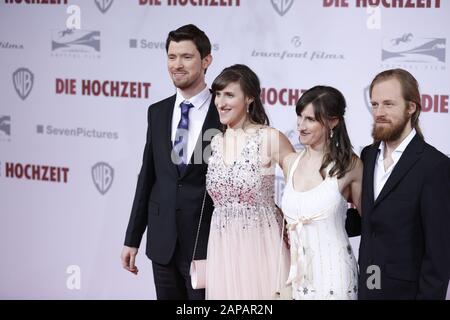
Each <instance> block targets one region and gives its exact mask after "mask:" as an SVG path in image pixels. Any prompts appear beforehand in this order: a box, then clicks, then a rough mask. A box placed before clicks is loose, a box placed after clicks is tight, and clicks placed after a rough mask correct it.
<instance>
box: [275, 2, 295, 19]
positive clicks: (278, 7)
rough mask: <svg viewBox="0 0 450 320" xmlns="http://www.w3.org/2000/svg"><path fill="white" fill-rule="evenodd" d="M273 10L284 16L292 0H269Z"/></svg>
mask: <svg viewBox="0 0 450 320" xmlns="http://www.w3.org/2000/svg"><path fill="white" fill-rule="evenodd" d="M270 2H271V3H272V6H273V8H274V9H275V11H276V12H277V13H278V14H279V15H280V16H284V15H285V14H286V13H287V12H288V11H289V9H290V8H291V7H292V4H293V3H294V0H270Z"/></svg>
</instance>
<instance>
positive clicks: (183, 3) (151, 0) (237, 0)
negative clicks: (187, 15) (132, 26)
mask: <svg viewBox="0 0 450 320" xmlns="http://www.w3.org/2000/svg"><path fill="white" fill-rule="evenodd" d="M135 2H137V3H138V5H139V6H155V7H156V6H158V7H161V6H168V7H176V6H180V7H192V8H199V9H200V8H202V7H233V6H235V7H239V6H240V5H241V0H165V1H163V0H139V1H135Z"/></svg>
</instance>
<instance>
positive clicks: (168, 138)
mask: <svg viewBox="0 0 450 320" xmlns="http://www.w3.org/2000/svg"><path fill="white" fill-rule="evenodd" d="M175 99H176V95H174V96H172V97H170V98H169V99H168V100H167V102H166V103H165V105H164V107H163V108H162V110H161V112H162V117H161V119H163V121H161V126H162V130H161V132H162V133H163V137H162V139H164V140H165V142H164V148H165V150H162V151H163V152H165V153H166V154H167V155H168V157H169V159H170V160H171V161H170V164H169V165H170V166H171V167H172V169H173V172H174V174H175V175H176V176H178V169H177V166H176V165H175V163H174V162H173V161H172V116H173V108H174V104H175Z"/></svg>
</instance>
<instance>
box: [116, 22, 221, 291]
mask: <svg viewBox="0 0 450 320" xmlns="http://www.w3.org/2000/svg"><path fill="white" fill-rule="evenodd" d="M166 51H167V58H168V61H167V66H168V71H169V75H170V77H171V79H172V81H173V83H174V85H175V87H176V88H177V92H176V94H175V95H173V96H171V97H169V98H167V99H164V100H162V101H160V102H157V103H155V104H153V105H151V106H150V107H149V109H148V129H147V141H146V144H145V149H144V155H143V160H142V168H141V171H140V173H139V179H138V183H137V187H136V193H135V197H134V202H133V207H132V210H131V215H130V220H129V223H128V228H127V231H126V236H125V246H124V248H123V251H122V256H121V259H122V265H123V267H124V268H125V269H126V270H128V271H130V272H132V273H135V274H137V272H138V269H137V267H136V266H135V259H136V255H137V252H138V247H139V245H140V242H141V238H142V235H143V233H144V231H145V229H146V228H147V248H146V254H147V256H148V257H149V258H150V259H151V260H152V267H153V278H154V281H155V287H156V295H157V298H158V299H204V296H205V290H193V289H192V286H191V281H190V276H189V265H190V261H191V259H192V253H193V249H194V243H195V238H196V234H197V228H198V224H199V218H200V213H201V207H202V201H203V197H204V193H205V179H206V176H205V175H206V170H207V164H206V163H205V161H206V160H207V156H208V150H210V149H209V148H208V146H209V142H210V140H211V138H212V135H213V133H211V131H213V132H216V130H217V128H219V124H220V122H219V116H218V113H217V110H216V107H215V106H214V99H213V97H212V94H211V92H210V90H209V89H208V87H207V86H206V84H205V73H206V70H207V68H208V67H209V65H210V64H211V62H212V56H211V43H210V41H209V39H208V37H207V36H206V34H205V33H204V32H203V31H201V30H200V29H198V28H197V27H196V26H194V25H185V26H182V27H180V28H178V29H177V30H174V31H171V32H170V33H169V35H168V37H167V41H166ZM205 149H206V152H204V151H205ZM189 159H190V161H189ZM212 210H213V205H212V201H211V199H210V198H209V196H206V203H205V208H204V212H203V218H202V223H201V228H200V233H199V239H198V245H197V249H196V257H195V258H196V259H205V258H206V249H207V241H208V236H209V224H210V221H211V213H212Z"/></svg>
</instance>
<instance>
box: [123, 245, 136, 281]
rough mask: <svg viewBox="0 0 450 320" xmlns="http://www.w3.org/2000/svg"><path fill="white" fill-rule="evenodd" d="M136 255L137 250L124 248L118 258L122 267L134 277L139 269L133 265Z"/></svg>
mask: <svg viewBox="0 0 450 320" xmlns="http://www.w3.org/2000/svg"><path fill="white" fill-rule="evenodd" d="M137 253H138V248H132V247H127V246H124V247H123V249H122V255H121V256H120V259H121V260H122V267H123V268H124V269H125V270H128V271H130V272H131V273H134V274H135V275H137V274H138V272H139V269H138V268H137V267H136V266H135V264H134V262H135V261H136V255H137Z"/></svg>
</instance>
